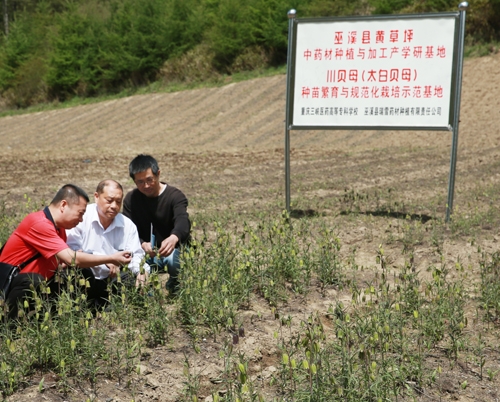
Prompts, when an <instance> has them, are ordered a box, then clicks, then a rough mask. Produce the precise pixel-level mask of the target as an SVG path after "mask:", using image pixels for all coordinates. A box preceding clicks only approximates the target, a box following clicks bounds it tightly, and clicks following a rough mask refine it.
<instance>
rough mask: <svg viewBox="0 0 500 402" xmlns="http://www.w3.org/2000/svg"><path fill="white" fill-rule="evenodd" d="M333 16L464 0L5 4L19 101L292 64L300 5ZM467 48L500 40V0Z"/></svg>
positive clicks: (471, 33)
mask: <svg viewBox="0 0 500 402" xmlns="http://www.w3.org/2000/svg"><path fill="white" fill-rule="evenodd" d="M292 8H294V9H296V10H297V16H298V17H299V18H303V17H323V16H344V15H374V14H395V13H424V12H442V11H456V10H457V8H458V0H453V1H452V0H427V1H426V0H335V1H334V0H300V1H296V0H2V10H3V18H2V23H1V28H2V34H1V37H0V96H1V97H2V98H3V100H4V102H6V103H7V104H8V105H9V106H10V107H15V108H23V107H27V106H30V105H33V104H36V103H40V102H48V101H54V100H59V101H62V100H66V99H69V98H72V97H74V96H81V97H90V96H96V95H101V94H108V93H114V92H118V91H122V90H123V89H126V88H134V87H137V86H141V85H145V84H148V83H151V82H154V81H157V80H164V81H181V82H182V81H184V82H186V81H187V82H192V81H203V80H207V79H213V78H214V77H218V76H221V75H223V74H233V73H235V72H239V71H247V70H255V69H261V68H268V67H272V66H279V65H283V64H284V63H286V54H287V35H288V18H287V12H288V11H289V10H290V9H292ZM466 35H467V42H466V43H467V44H468V45H475V44H481V43H493V42H497V41H499V40H500V0H475V1H471V4H470V7H469V10H468V12H467V26H466Z"/></svg>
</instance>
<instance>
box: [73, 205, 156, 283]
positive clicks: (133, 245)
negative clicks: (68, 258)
mask: <svg viewBox="0 0 500 402" xmlns="http://www.w3.org/2000/svg"><path fill="white" fill-rule="evenodd" d="M66 236H67V237H68V239H67V244H68V246H69V247H70V248H71V249H72V250H75V251H78V250H82V251H84V252H86V253H92V254H97V255H110V254H114V253H116V252H117V251H120V250H126V251H131V252H133V253H134V256H133V257H132V261H131V262H130V264H129V265H128V267H129V269H130V270H131V271H132V272H133V273H134V275H137V274H138V273H139V271H140V263H141V260H142V259H143V258H144V250H143V249H142V247H141V243H140V240H139V234H138V233H137V227H136V226H135V225H134V223H133V222H132V221H131V220H130V219H129V218H127V217H126V216H124V215H122V214H120V213H119V214H118V215H116V217H115V219H113V222H111V225H109V226H108V228H107V229H104V227H103V226H102V224H101V222H100V221H99V214H98V213H97V206H96V204H88V205H87V210H86V212H85V215H84V216H83V222H80V223H79V224H78V226H76V227H74V228H73V229H70V230H66ZM144 270H145V271H146V272H147V273H148V274H149V272H150V267H149V265H148V264H146V263H144ZM92 272H93V273H94V276H95V277H96V279H104V278H107V277H108V276H109V268H108V267H107V266H106V265H105V264H103V265H98V266H96V267H92Z"/></svg>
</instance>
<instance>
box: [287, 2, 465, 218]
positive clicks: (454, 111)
mask: <svg viewBox="0 0 500 402" xmlns="http://www.w3.org/2000/svg"><path fill="white" fill-rule="evenodd" d="M458 8H459V11H457V12H445V13H422V14H402V15H376V16H353V17H327V18H304V19H296V18H295V17H296V11H295V10H293V9H292V10H290V11H289V12H288V18H289V26H288V28H289V30H288V43H289V46H288V56H287V61H288V62H287V88H286V111H285V113H286V116H285V193H286V209H287V211H288V212H290V131H291V130H390V131H398V130H405V131H418V130H424V131H451V132H452V133H453V139H452V150H451V162H450V177H449V187H448V202H447V204H446V221H449V219H450V214H451V211H452V208H453V193H454V184H455V170H456V159H457V148H458V123H459V115H460V95H461V85H462V72H463V53H464V52H463V49H464V36H465V35H464V34H465V13H466V10H467V8H468V3H467V2H462V3H460V4H459V6H458ZM443 18H445V19H450V20H453V21H454V32H453V55H452V63H451V71H450V74H451V77H450V79H451V83H450V87H449V88H450V95H449V113H448V121H447V124H446V125H438V126H418V125H394V126H391V125H389V126H388V125H335V124H332V125H309V124H305V125H301V124H293V121H294V112H295V111H294V101H295V84H296V76H297V66H296V64H297V63H296V60H297V43H298V38H297V32H298V27H299V25H300V24H324V23H329V24H332V23H333V24H334V23H337V22H338V23H345V22H348V23H349V22H359V21H387V20H398V21H399V20H423V19H427V20H428V19H443Z"/></svg>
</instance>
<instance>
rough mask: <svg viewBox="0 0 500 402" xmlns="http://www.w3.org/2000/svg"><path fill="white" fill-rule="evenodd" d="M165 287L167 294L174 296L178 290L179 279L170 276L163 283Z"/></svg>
mask: <svg viewBox="0 0 500 402" xmlns="http://www.w3.org/2000/svg"><path fill="white" fill-rule="evenodd" d="M165 288H166V289H167V290H168V295H169V296H176V295H177V293H178V292H179V281H178V280H177V278H172V277H170V278H169V280H168V281H167V283H166V284H165Z"/></svg>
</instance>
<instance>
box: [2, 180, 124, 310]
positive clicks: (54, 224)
mask: <svg viewBox="0 0 500 402" xmlns="http://www.w3.org/2000/svg"><path fill="white" fill-rule="evenodd" d="M88 202H89V197H88V196H87V194H86V193H85V191H83V190H82V189H81V188H79V187H77V186H75V185H72V184H66V185H65V186H63V187H62V188H61V189H60V190H59V191H58V192H57V194H56V195H55V197H54V199H53V200H52V201H51V203H50V205H49V206H48V207H45V209H44V210H43V211H38V212H33V213H31V214H29V215H28V216H26V218H24V219H23V221H22V222H21V223H20V224H19V226H18V227H17V228H16V230H15V231H14V232H13V233H12V235H11V236H10V237H9V239H8V241H7V242H6V243H5V246H4V248H3V250H2V254H1V256H0V260H1V261H2V262H6V263H9V264H12V265H19V264H22V263H23V262H25V261H27V260H29V259H30V258H32V257H34V256H36V255H38V257H37V258H36V259H35V260H32V261H31V262H30V263H29V264H27V265H26V266H25V267H24V268H23V269H22V270H21V272H20V273H19V274H18V275H17V276H16V277H15V278H14V279H13V280H12V284H11V287H10V292H9V293H8V295H7V299H6V302H7V304H8V305H9V317H10V318H16V317H17V316H18V305H19V302H22V301H23V299H24V298H26V297H27V296H28V297H29V296H30V295H31V294H32V290H31V289H30V285H33V286H34V288H35V289H37V288H38V287H39V285H40V284H41V283H42V282H44V281H45V280H47V281H48V286H49V287H50V288H51V294H57V293H58V285H59V283H56V282H55V281H52V280H51V279H52V278H53V277H54V275H55V273H56V271H57V270H58V267H66V266H70V265H72V266H77V267H79V268H89V267H93V266H96V265H100V264H109V263H111V264H116V265H125V264H128V263H129V262H130V261H131V259H132V256H131V252H130V251H119V252H117V253H114V254H111V255H94V254H87V253H83V252H80V251H73V250H71V248H69V247H68V245H67V244H66V230H65V229H72V228H74V227H75V226H76V225H78V223H80V222H81V221H82V220H83V214H84V213H85V210H86V207H87V203H88Z"/></svg>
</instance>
